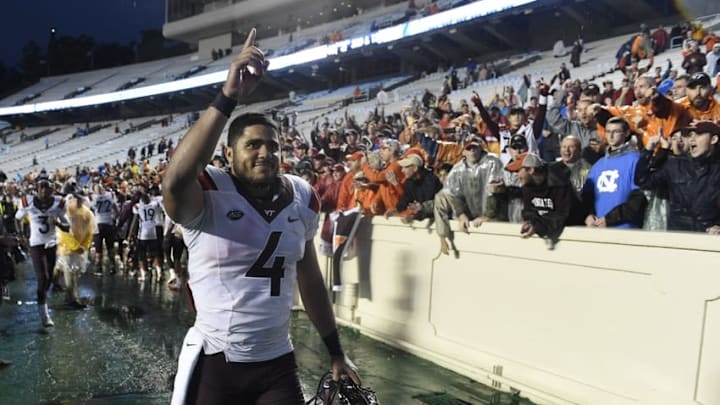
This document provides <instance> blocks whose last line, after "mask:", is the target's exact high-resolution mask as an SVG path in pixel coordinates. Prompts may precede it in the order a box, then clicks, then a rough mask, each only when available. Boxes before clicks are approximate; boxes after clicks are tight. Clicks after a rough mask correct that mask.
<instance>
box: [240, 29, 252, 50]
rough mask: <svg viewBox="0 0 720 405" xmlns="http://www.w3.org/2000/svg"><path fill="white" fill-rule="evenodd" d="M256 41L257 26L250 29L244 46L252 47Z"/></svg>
mask: <svg viewBox="0 0 720 405" xmlns="http://www.w3.org/2000/svg"><path fill="white" fill-rule="evenodd" d="M254 43H255V28H253V29H251V30H250V33H249V34H248V36H247V38H246V39H245V45H244V46H243V47H244V48H250V47H251V46H253V44H254Z"/></svg>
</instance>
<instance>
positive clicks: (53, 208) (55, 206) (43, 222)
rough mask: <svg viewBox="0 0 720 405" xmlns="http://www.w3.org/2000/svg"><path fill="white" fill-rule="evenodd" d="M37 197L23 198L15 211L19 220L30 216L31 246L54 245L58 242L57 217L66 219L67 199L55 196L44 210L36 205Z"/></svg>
mask: <svg viewBox="0 0 720 405" xmlns="http://www.w3.org/2000/svg"><path fill="white" fill-rule="evenodd" d="M36 202H37V200H36V198H35V197H34V196H32V195H27V196H25V197H23V198H22V199H21V204H20V208H19V209H18V210H17V212H16V213H15V219H17V220H18V221H19V220H21V219H23V218H24V217H25V216H28V217H29V218H30V246H41V245H45V246H47V245H53V244H56V243H57V236H56V235H55V218H58V219H60V220H61V221H63V222H67V221H66V220H65V199H64V198H62V197H60V196H53V202H52V204H51V205H50V207H49V208H47V209H45V210H42V209H40V208H38V207H37V206H36Z"/></svg>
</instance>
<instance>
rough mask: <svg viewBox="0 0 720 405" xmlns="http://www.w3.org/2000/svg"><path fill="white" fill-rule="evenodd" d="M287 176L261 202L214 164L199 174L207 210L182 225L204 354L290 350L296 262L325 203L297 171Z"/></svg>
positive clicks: (266, 354) (268, 355) (247, 358)
mask: <svg viewBox="0 0 720 405" xmlns="http://www.w3.org/2000/svg"><path fill="white" fill-rule="evenodd" d="M281 180H282V181H281V182H282V187H281V191H280V192H279V193H278V194H277V195H275V196H274V198H273V199H272V200H270V201H265V202H259V201H256V200H253V199H252V198H250V197H246V195H245V193H243V190H242V189H240V188H238V187H236V185H235V183H234V182H233V180H232V178H231V177H230V175H229V174H228V173H226V172H224V171H222V170H220V169H217V168H214V167H211V166H208V167H207V168H206V169H205V172H204V173H203V174H202V176H201V177H200V183H201V185H202V186H203V189H204V192H203V198H204V210H203V212H202V213H201V214H200V215H199V216H198V217H197V218H195V219H193V220H192V221H190V222H189V223H186V224H183V238H184V240H185V244H186V245H187V247H188V270H189V273H190V280H189V285H190V289H191V291H192V295H193V299H194V303H195V307H196V310H197V318H196V320H195V328H196V329H197V330H198V331H200V333H201V334H202V335H203V336H204V341H205V343H204V346H203V349H204V351H205V353H206V354H214V353H219V352H224V353H225V357H226V359H227V360H228V361H233V362H255V361H265V360H270V359H273V358H276V357H278V356H281V355H283V354H286V353H289V352H290V351H292V344H291V343H290V338H289V334H288V332H289V331H288V326H289V321H290V312H291V311H290V310H291V307H292V303H293V295H294V292H295V276H296V273H295V271H296V263H297V262H298V260H300V259H302V257H303V256H304V254H305V242H306V241H308V240H311V239H313V238H314V237H315V233H316V231H317V228H318V212H319V210H320V203H319V200H318V198H317V195H316V194H315V192H314V191H313V189H312V188H311V187H310V185H309V184H308V183H307V182H305V181H304V180H302V179H300V178H299V177H296V176H290V175H284V176H282V177H281ZM319 293H324V292H319Z"/></svg>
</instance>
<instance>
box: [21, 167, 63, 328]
mask: <svg viewBox="0 0 720 405" xmlns="http://www.w3.org/2000/svg"><path fill="white" fill-rule="evenodd" d="M36 186H37V194H36V195H34V196H33V195H27V196H25V197H23V198H22V203H21V204H20V208H19V209H18V211H17V213H16V214H15V219H17V220H18V221H22V219H23V218H25V217H26V216H27V217H29V218H30V244H29V245H30V256H31V257H32V262H33V268H34V269H35V274H36V276H37V301H38V311H39V313H40V319H41V320H42V323H43V325H44V326H53V325H54V323H53V321H52V319H51V318H50V313H49V312H48V306H47V290H48V289H49V288H50V284H51V282H52V280H53V271H54V269H55V261H56V258H57V256H56V249H57V236H56V234H55V226H58V227H60V229H62V230H63V231H65V232H67V231H68V230H69V229H70V226H69V223H68V221H67V218H65V199H64V198H62V197H60V196H56V195H53V189H52V184H51V183H50V181H49V180H48V178H47V177H39V178H38V179H37V181H36Z"/></svg>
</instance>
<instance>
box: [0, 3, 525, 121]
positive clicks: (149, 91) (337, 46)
mask: <svg viewBox="0 0 720 405" xmlns="http://www.w3.org/2000/svg"><path fill="white" fill-rule="evenodd" d="M535 1H537V0H480V1H476V2H473V3H470V4H466V5H464V6H460V7H457V8H453V9H450V10H447V11H442V12H439V13H437V14H433V15H431V16H427V17H422V18H418V19H415V20H411V21H408V22H405V23H403V24H399V25H395V26H392V27H387V28H383V29H380V30H378V31H376V32H373V33H368V34H366V35H360V36H357V37H353V38H351V39H346V40H342V41H339V42H335V43H332V44H328V45H321V46H315V47H312V48H307V49H303V50H300V51H298V52H295V53H292V54H289V55H283V56H278V57H275V58H270V67H269V69H268V70H270V71H275V70H281V69H285V68H288V67H291V66H296V65H302V64H306V63H309V62H316V61H320V60H323V59H327V58H329V57H332V58H333V60H334V59H335V58H336V57H337V55H339V54H342V53H346V52H348V51H350V50H356V49H359V48H363V47H366V46H370V45H379V44H385V43H388V42H394V41H397V40H400V39H404V38H409V37H412V36H415V35H420V34H423V33H426V32H429V31H433V30H436V29H440V28H446V27H449V26H452V25H457V24H461V23H464V22H467V21H470V20H474V19H476V18H479V17H483V16H486V15H488V14H493V13H497V12H500V11H503V10H508V9H511V8H514V7H519V6H523V5H526V4H530V3H533V2H535ZM413 49H414V48H413ZM227 72H228V71H227V70H222V71H219V72H215V73H208V74H204V75H198V76H193V77H190V78H187V79H182V80H176V81H172V82H168V83H160V84H155V85H150V86H143V87H137V88H133V89H128V90H121V91H116V92H112V93H105V94H97V95H92V96H85V97H77V98H73V99H69V100H56V101H46V102H42V103H35V104H26V105H20V106H13V107H0V116H8V115H20V114H33V113H39V112H47V111H57V110H64V109H69V108H80V107H88V106H92V105H96V104H105V103H113V102H118V101H125V100H132V99H138V98H144V97H149V96H154V95H160V94H167V93H175V92H178V91H183V90H188V89H193V88H197V87H204V86H209V85H213V84H218V83H223V82H224V81H225V79H226V77H227Z"/></svg>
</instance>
